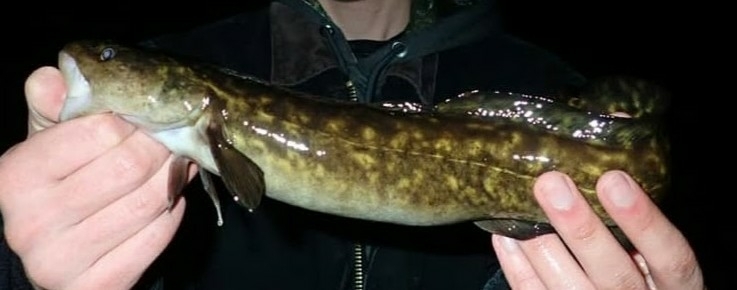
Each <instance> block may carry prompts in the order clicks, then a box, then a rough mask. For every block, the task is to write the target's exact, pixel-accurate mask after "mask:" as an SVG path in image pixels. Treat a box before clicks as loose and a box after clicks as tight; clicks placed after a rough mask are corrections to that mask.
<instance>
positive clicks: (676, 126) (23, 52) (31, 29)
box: [0, 0, 737, 289]
mask: <svg viewBox="0 0 737 290" xmlns="http://www.w3.org/2000/svg"><path fill="white" fill-rule="evenodd" d="M244 2H245V1H244ZM256 2H258V1H256ZM256 2H253V1H252V3H251V4H240V5H233V4H231V5H221V6H218V7H207V6H205V5H201V4H200V5H191V6H186V5H185V6H181V7H179V5H176V6H177V7H172V6H171V4H169V5H168V6H166V7H165V6H162V7H160V8H155V7H149V6H150V5H151V3H149V4H148V5H146V6H139V5H134V4H127V2H105V1H103V2H97V3H94V4H93V5H90V6H83V5H74V7H72V6H67V7H56V8H51V7H50V8H48V9H45V8H43V7H41V5H40V4H37V6H38V7H30V6H29V5H27V4H26V5H24V4H22V3H21V6H23V7H20V6H19V7H17V8H9V7H8V6H6V5H3V6H4V8H3V9H2V12H4V13H2V14H3V17H2V18H0V31H2V34H0V37H2V40H0V70H1V72H2V73H1V74H0V76H2V79H0V83H1V84H2V85H0V98H2V101H3V103H2V105H1V108H2V110H3V113H0V115H1V116H2V120H3V122H2V127H0V128H1V129H0V130H1V131H0V132H1V133H0V150H1V151H0V152H4V151H5V150H7V149H8V148H10V147H11V146H12V145H13V144H16V143H18V142H21V141H22V140H23V139H24V137H25V132H26V123H25V122H26V113H27V112H26V105H25V101H24V98H23V82H24V80H25V78H26V77H27V76H28V75H29V74H30V73H31V72H32V71H33V70H34V69H36V68H38V67H40V66H45V65H55V62H56V56H57V52H58V50H59V49H60V48H61V47H62V45H63V44H64V43H65V42H68V41H71V40H75V39H80V38H106V39H117V40H124V41H136V40H142V39H146V38H147V37H151V36H155V35H159V34H162V33H166V32H173V31H178V30H185V29H188V28H191V27H194V26H197V25H201V24H205V23H208V22H211V21H214V20H216V19H219V18H224V17H226V16H228V15H232V14H236V13H238V12H239V10H243V9H246V8H247V7H248V6H255V5H259V4H258V3H256ZM261 2H262V1H261ZM211 5H216V4H214V3H212V4H211ZM674 5H676V4H673V3H671V2H670V1H662V0H653V1H634V0H624V1H581V0H562V1H529V0H522V1H510V0H506V1H500V7H499V8H500V9H502V10H501V12H500V13H501V15H502V16H503V19H504V20H503V25H504V27H505V29H506V30H507V31H509V32H511V33H512V34H515V35H517V36H519V37H521V38H523V39H525V40H528V41H530V42H532V43H535V44H537V45H539V46H541V47H543V48H546V49H548V50H550V51H552V52H554V53H555V54H557V55H559V56H560V57H562V58H563V59H564V60H565V61H567V62H569V63H571V64H572V65H573V66H574V67H576V68H577V69H578V70H579V71H581V72H582V73H583V74H584V75H586V76H589V77H596V76H605V75H618V74H624V75H631V76H637V77H642V78H645V79H649V80H651V81H653V82H655V83H658V84H661V85H663V86H665V87H666V88H667V89H668V90H670V91H671V92H672V94H673V99H672V101H671V104H670V109H669V112H668V114H667V116H666V120H665V121H666V122H667V125H668V126H667V127H668V129H669V133H670V137H671V140H672V141H671V143H672V151H673V162H674V163H673V170H674V180H673V182H674V183H673V191H672V193H671V194H670V195H669V196H668V198H667V199H666V200H665V201H664V203H663V205H662V207H663V210H664V212H665V213H666V215H668V216H669V217H670V219H671V221H673V222H674V223H675V224H676V225H677V226H678V227H679V229H681V231H682V232H683V233H684V234H685V235H686V237H687V238H688V239H689V241H690V242H691V245H692V246H693V247H694V249H695V250H696V253H697V257H698V259H699V260H700V262H701V263H702V268H703V270H704V276H705V278H706V282H707V285H709V286H710V289H722V287H719V286H721V285H727V283H726V282H727V280H728V278H729V277H727V276H726V275H727V273H730V272H734V271H730V270H728V268H729V269H734V266H726V265H732V264H734V263H735V262H737V261H735V255H734V253H735V251H734V249H732V248H731V247H732V246H734V245H735V243H734V242H735V241H737V240H736V239H735V238H732V237H728V236H727V235H728V234H729V231H730V230H732V229H734V224H732V225H729V224H728V222H729V220H726V219H724V218H723V217H722V216H724V217H726V212H723V211H721V209H722V207H723V206H718V205H720V204H723V203H726V202H727V194H728V193H730V190H729V189H730V186H728V185H727V184H724V185H722V184H717V182H720V181H724V180H725V179H723V178H722V177H721V176H720V177H717V176H716V175H717V174H716V173H714V172H715V171H718V170H722V169H717V167H713V166H712V163H711V162H714V161H716V162H717V163H719V162H722V163H725V162H724V161H726V158H728V157H726V156H724V155H723V154H722V153H723V152H724V153H725V154H727V155H728V153H726V152H727V151H720V150H722V148H721V147H725V145H717V144H720V143H709V142H707V140H720V139H725V137H723V135H728V134H729V133H728V132H724V131H725V130H729V128H728V127H727V128H720V125H718V123H716V121H715V120H712V119H709V118H708V116H710V115H711V114H715V112H722V113H723V112H727V111H728V108H720V107H719V106H720V104H721V103H719V102H709V100H708V98H709V95H708V93H707V92H705V91H704V92H702V91H701V89H702V87H705V85H704V83H703V82H702V80H703V79H704V78H703V75H701V74H702V72H701V71H699V70H696V69H694V65H695V64H697V63H698V62H700V61H702V60H701V59H700V58H701V57H702V56H703V52H695V51H694V50H693V49H692V46H691V45H693V43H694V41H696V42H697V41H698V40H696V38H697V37H696V36H695V35H697V33H698V30H696V29H697V28H694V27H693V26H692V24H686V23H685V22H683V21H684V20H683V17H682V16H683V14H684V13H685V12H691V11H685V9H682V8H679V7H675V6H674ZM57 6H58V5H57ZM711 106H717V107H711ZM707 109H708V110H707ZM707 114H709V115H707ZM727 125H728V124H727ZM709 126H711V127H712V128H713V129H715V130H717V132H722V133H720V134H707V133H705V132H704V131H701V130H702V129H701V128H706V127H709ZM720 142H724V141H720ZM722 144H723V143H722ZM731 189H732V190H734V187H732V188H731ZM732 220H733V219H732ZM730 284H732V285H734V283H730ZM727 288H729V287H727Z"/></svg>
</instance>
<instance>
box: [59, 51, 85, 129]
mask: <svg viewBox="0 0 737 290" xmlns="http://www.w3.org/2000/svg"><path fill="white" fill-rule="evenodd" d="M59 70H61V74H62V76H63V77H64V81H65V83H66V87H67V95H66V98H65V100H64V106H63V107H62V109H61V113H60V114H59V120H61V121H65V120H69V119H72V118H74V117H77V116H80V115H82V114H83V113H84V112H85V110H86V109H87V108H88V107H89V106H90V105H91V103H92V91H91V89H90V84H89V82H88V81H87V79H86V78H85V77H84V75H83V74H82V72H81V71H80V70H79V66H78V65H77V61H76V60H74V58H73V57H72V56H71V55H69V54H68V53H66V52H63V51H62V52H60V53H59Z"/></svg>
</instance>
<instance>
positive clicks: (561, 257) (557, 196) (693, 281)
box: [492, 171, 704, 290]
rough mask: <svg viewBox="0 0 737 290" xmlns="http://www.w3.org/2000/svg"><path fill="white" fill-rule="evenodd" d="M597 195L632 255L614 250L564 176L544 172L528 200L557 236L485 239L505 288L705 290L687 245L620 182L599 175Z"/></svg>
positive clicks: (617, 174) (625, 180) (622, 177)
mask: <svg viewBox="0 0 737 290" xmlns="http://www.w3.org/2000/svg"><path fill="white" fill-rule="evenodd" d="M596 191H597V195H598V198H599V200H600V201H601V203H602V204H603V205H604V208H605V209H606V210H607V212H608V213H609V215H610V216H611V217H612V218H613V219H614V221H615V222H616V223H617V225H618V226H619V227H620V228H621V230H622V231H623V232H624V233H625V235H626V236H627V237H628V238H629V239H630V241H631V242H632V244H633V245H634V247H635V248H636V249H637V252H635V253H628V252H627V251H626V250H625V249H624V248H622V246H620V244H619V243H618V242H617V240H616V239H615V238H614V236H613V235H612V234H611V233H610V231H609V230H608V229H607V228H606V227H605V226H604V224H603V223H602V222H601V220H600V219H599V218H598V217H597V216H596V215H595V214H594V212H593V210H592V209H591V207H590V206H589V205H588V204H587V203H586V200H585V199H584V198H583V196H581V194H580V193H579V192H578V190H577V189H576V187H575V184H574V183H573V181H572V180H571V179H570V178H568V176H566V175H564V174H562V173H559V172H548V173H545V174H543V175H541V176H540V177H539V178H538V180H537V181H536V183H535V186H534V193H535V198H536V199H537V201H538V203H539V204H540V205H541V206H542V208H543V210H544V211H545V213H546V214H547V216H548V218H549V219H550V222H551V224H552V225H553V226H554V227H555V229H556V230H557V232H558V235H543V236H540V237H536V238H534V239H531V240H527V241H517V240H514V239H510V238H506V237H502V236H497V235H494V236H493V237H492V244H493V245H494V250H495V251H496V253H497V256H498V258H499V261H500V263H501V266H502V269H503V271H504V274H505V276H506V278H507V281H508V282H509V284H510V285H511V286H512V288H514V289H648V288H650V289H699V290H701V289H704V285H703V277H702V273H701V268H700V267H699V265H698V263H697V261H696V257H695V255H694V252H693V250H692V249H691V247H690V246H689V244H688V242H687V240H686V239H685V238H684V237H683V235H682V234H681V233H680V232H679V231H678V229H676V227H675V226H674V225H673V224H671V223H670V222H669V221H668V220H667V219H666V217H665V216H664V215H663V214H662V212H661V211H660V210H659V209H658V208H657V207H656V206H655V204H653V203H652V201H651V200H650V199H649V198H648V197H647V196H646V195H645V193H644V192H643V191H642V189H641V188H640V187H639V186H638V185H637V184H636V183H635V182H634V181H633V180H632V179H631V178H630V177H629V176H628V175H627V174H625V173H624V172H621V171H610V172H607V173H605V174H604V175H602V176H601V178H600V179H599V181H598V184H597V187H596ZM566 246H567V247H568V249H567V248H566ZM569 249H570V251H569Z"/></svg>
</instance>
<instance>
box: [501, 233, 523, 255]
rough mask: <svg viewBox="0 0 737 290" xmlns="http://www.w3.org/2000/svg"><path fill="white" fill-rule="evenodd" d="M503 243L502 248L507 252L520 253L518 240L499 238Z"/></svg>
mask: <svg viewBox="0 0 737 290" xmlns="http://www.w3.org/2000/svg"><path fill="white" fill-rule="evenodd" d="M499 238H500V239H501V242H502V247H504V250H505V251H507V252H510V253H511V252H516V251H519V244H518V243H517V240H515V239H512V238H508V237H505V236H499Z"/></svg>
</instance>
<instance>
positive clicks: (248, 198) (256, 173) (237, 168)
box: [207, 115, 266, 210]
mask: <svg viewBox="0 0 737 290" xmlns="http://www.w3.org/2000/svg"><path fill="white" fill-rule="evenodd" d="M222 124H223V120H222V116H219V115H218V117H216V118H215V119H214V120H213V121H212V122H211V123H210V126H209V127H208V129H207V135H208V138H209V140H210V151H211V152H212V156H213V157H214V159H215V164H216V165H217V167H218V171H219V172H220V177H221V178H222V179H223V183H225V187H226V188H227V189H228V191H230V194H231V195H233V199H235V201H236V202H238V204H240V205H241V206H243V207H245V208H247V209H249V210H253V209H255V208H256V207H258V205H259V203H260V202H261V197H262V196H263V195H264V193H265V191H266V186H265V182H264V173H263V171H261V168H259V167H258V165H256V163H254V162H253V161H252V160H251V159H249V158H248V157H247V156H245V155H243V154H242V153H241V152H240V151H238V150H237V149H236V148H234V147H233V146H232V145H231V143H230V142H229V141H228V140H227V139H226V138H225V136H224V134H223V128H222Z"/></svg>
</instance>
